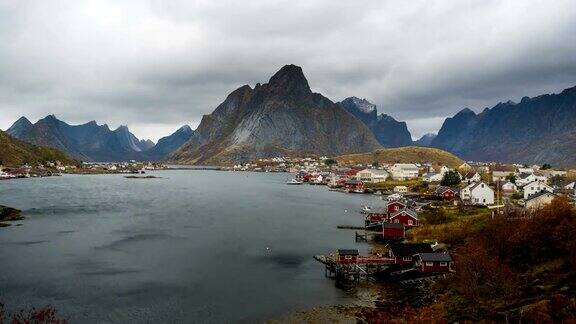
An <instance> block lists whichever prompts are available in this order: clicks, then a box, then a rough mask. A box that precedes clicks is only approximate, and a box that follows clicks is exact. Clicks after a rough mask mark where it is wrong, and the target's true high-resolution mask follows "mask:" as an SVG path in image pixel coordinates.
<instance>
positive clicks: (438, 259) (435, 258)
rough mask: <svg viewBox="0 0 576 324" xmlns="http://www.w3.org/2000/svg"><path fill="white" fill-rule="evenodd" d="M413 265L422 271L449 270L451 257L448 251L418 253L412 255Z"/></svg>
mask: <svg viewBox="0 0 576 324" xmlns="http://www.w3.org/2000/svg"><path fill="white" fill-rule="evenodd" d="M414 266H415V267H416V268H417V269H418V270H419V271H420V272H423V273H434V272H449V271H450V270H451V268H452V257H450V254H448V253H418V254H416V255H415V256H414Z"/></svg>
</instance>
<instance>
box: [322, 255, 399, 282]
mask: <svg viewBox="0 0 576 324" xmlns="http://www.w3.org/2000/svg"><path fill="white" fill-rule="evenodd" d="M314 259H315V260H316V261H318V262H320V263H322V264H324V266H325V267H324V275H325V276H326V277H329V278H334V279H344V280H355V281H360V279H367V278H369V277H371V276H374V275H376V274H378V273H381V272H383V271H386V270H388V268H389V267H391V266H393V265H395V260H394V259H393V258H386V257H379V256H358V258H357V260H356V262H353V263H344V262H339V261H338V259H337V258H336V257H335V256H333V255H315V256H314Z"/></svg>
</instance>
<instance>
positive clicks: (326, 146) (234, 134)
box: [171, 65, 380, 164]
mask: <svg viewBox="0 0 576 324" xmlns="http://www.w3.org/2000/svg"><path fill="white" fill-rule="evenodd" d="M379 147H380V145H379V144H378V142H377V140H376V138H375V137H374V135H373V134H372V132H371V131H370V129H368V127H366V125H364V124H363V123H362V122H361V121H360V120H358V119H357V118H354V117H353V116H351V115H350V114H349V113H347V112H346V111H345V110H344V109H343V108H342V107H340V106H339V105H336V104H335V103H333V102H332V101H330V100H329V99H328V98H326V97H324V96H322V95H321V94H318V93H313V92H312V91H311V90H310V87H309V85H308V81H307V80H306V77H305V76H304V73H303V72H302V69H301V68H300V67H298V66H295V65H286V66H284V67H283V68H282V69H280V70H279V71H278V72H277V73H276V74H274V76H272V78H270V81H269V82H268V83H266V84H257V85H256V87H255V88H251V87H250V86H248V85H245V86H242V87H240V88H238V89H236V90H235V91H233V92H232V93H231V94H230V95H228V97H227V98H226V100H224V102H223V103H221V104H220V105H219V106H218V107H217V108H216V110H214V112H213V113H212V114H210V115H205V116H204V117H203V118H202V121H201V123H200V125H199V126H198V128H197V129H196V131H195V132H194V135H192V137H191V138H190V140H189V141H188V142H187V143H185V144H184V145H183V146H182V147H181V148H180V149H179V150H178V151H176V152H175V153H174V154H173V155H172V156H171V159H172V160H174V161H176V162H180V163H194V164H225V163H235V162H239V161H248V160H252V159H254V158H258V157H270V156H276V155H285V154H290V153H303V152H308V153H315V154H323V155H340V154H343V153H348V152H350V153H352V152H368V151H372V150H374V149H376V148H379Z"/></svg>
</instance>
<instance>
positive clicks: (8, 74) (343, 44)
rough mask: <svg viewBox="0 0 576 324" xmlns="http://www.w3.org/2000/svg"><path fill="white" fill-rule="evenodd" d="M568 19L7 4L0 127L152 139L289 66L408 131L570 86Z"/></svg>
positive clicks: (462, 11) (478, 10)
mask: <svg viewBox="0 0 576 324" xmlns="http://www.w3.org/2000/svg"><path fill="white" fill-rule="evenodd" d="M574 30H576V6H574V5H573V3H572V1H569V0H559V1H553V2H542V1H537V0H530V1H520V0H518V1H506V2H502V1H480V0H469V1H424V0H420V1H410V2H405V1H362V2H358V1H348V2H334V1H330V0H318V1H304V0H300V1H288V0H281V1H251V0H245V1H199V2H190V1H185V0H176V1H169V2H167V1H160V0H149V1H137V0H128V1H122V2H119V1H112V0H101V1H88V0H86V1H84V0H79V1H60V0H52V1H42V0H32V1H25V2H22V1H7V2H3V3H1V4H0V42H1V43H2V44H3V46H2V47H0V99H1V100H0V111H1V112H2V113H1V114H0V128H2V129H5V128H7V127H9V125H10V124H11V123H12V122H13V121H14V120H15V119H16V118H18V117H19V116H20V115H26V116H28V117H30V118H31V119H33V120H34V119H38V118H41V117H44V116H45V115H47V114H52V113H54V114H56V115H57V116H58V117H60V118H62V119H64V120H67V121H70V122H72V123H79V122H85V121H88V120H93V119H95V120H97V121H98V122H99V123H108V124H109V125H111V126H117V125H120V124H128V125H129V126H130V127H131V128H132V129H133V130H135V133H136V135H138V136H140V137H148V136H150V137H152V139H154V140H156V139H158V138H159V137H161V136H164V135H166V134H167V133H166V131H167V130H169V129H176V128H178V127H180V126H181V125H183V124H192V126H193V127H195V126H196V125H197V123H198V122H199V121H200V119H201V117H202V115H204V114H208V113H210V112H211V111H212V110H213V109H214V108H215V107H216V106H217V105H218V104H219V103H220V102H221V101H222V100H223V99H224V98H225V97H226V95H227V94H228V93H229V92H230V91H232V90H234V89H235V88H237V87H239V86H241V85H243V84H250V85H254V84H255V83H257V82H266V81H267V80H268V78H269V77H270V76H271V75H272V74H273V73H274V72H275V71H276V70H278V69H279V68H280V67H281V66H283V65H284V64H288V63H293V64H297V65H300V66H302V67H303V69H304V72H305V74H306V76H307V77H308V79H309V82H310V85H311V87H312V88H313V90H314V91H316V92H320V93H323V94H325V95H327V96H328V97H329V98H331V99H332V100H334V101H338V100H341V99H343V98H345V97H348V96H351V95H355V96H358V97H364V98H367V99H368V100H370V101H372V102H374V103H375V104H377V105H378V106H379V110H380V111H382V112H385V113H388V114H391V115H392V116H394V117H396V118H397V119H401V120H407V121H408V125H409V127H410V129H411V131H412V132H413V133H414V135H415V137H416V136H419V135H421V134H423V133H425V132H429V131H434V130H437V128H438V127H439V126H440V125H439V124H440V123H441V120H442V118H444V117H446V116H449V115H452V114H454V113H455V112H456V111H458V110H460V109H462V108H464V107H470V108H472V109H474V110H476V111H479V110H481V109H483V108H484V107H486V106H492V105H494V104H496V103H497V102H499V101H506V100H508V99H512V100H519V99H520V98H521V97H522V96H524V95H528V96H535V95H538V94H542V93H547V92H558V91H560V90H562V89H563V88H567V87H570V86H574V85H575V84H576V56H574V55H573V53H575V52H576V39H575V38H576V35H575V34H574ZM139 132H140V133H139Z"/></svg>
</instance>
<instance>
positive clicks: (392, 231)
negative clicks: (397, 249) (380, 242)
mask: <svg viewBox="0 0 576 324" xmlns="http://www.w3.org/2000/svg"><path fill="white" fill-rule="evenodd" d="M405 236H406V228H405V227H404V224H395V223H383V224H382V238H383V239H385V240H402V239H404V237H405Z"/></svg>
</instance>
